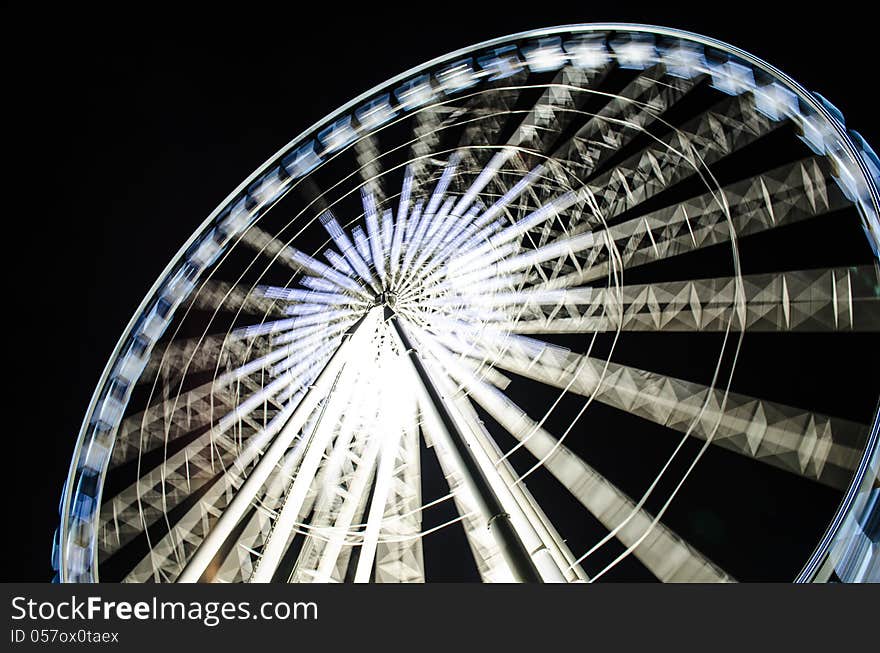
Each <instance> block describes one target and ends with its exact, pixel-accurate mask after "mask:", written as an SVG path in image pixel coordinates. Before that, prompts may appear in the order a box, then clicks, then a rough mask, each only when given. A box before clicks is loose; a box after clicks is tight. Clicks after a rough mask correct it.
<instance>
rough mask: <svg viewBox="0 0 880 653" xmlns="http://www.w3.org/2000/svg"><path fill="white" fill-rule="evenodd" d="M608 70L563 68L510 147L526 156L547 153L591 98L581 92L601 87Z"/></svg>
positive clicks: (526, 118)
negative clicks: (599, 84) (530, 153)
mask: <svg viewBox="0 0 880 653" xmlns="http://www.w3.org/2000/svg"><path fill="white" fill-rule="evenodd" d="M608 69H609V66H607V65H606V66H603V67H602V68H601V69H599V70H597V71H591V72H587V71H586V70H583V69H579V68H574V67H571V66H566V67H564V68H562V70H560V71H559V72H558V73H557V74H556V75H555V77H554V78H553V81H552V82H551V83H550V84H548V85H547V89H546V90H545V91H544V92H543V93H542V94H541V97H540V98H539V99H538V100H537V101H536V102H535V105H534V107H533V108H532V109H531V111H530V112H529V113H528V114H527V115H526V116H525V118H523V120H522V123H521V124H520V125H519V126H518V127H516V129H515V130H514V132H513V134H512V135H511V137H510V138H509V139H508V141H507V145H510V146H512V147H516V148H522V149H524V150H525V151H526V152H536V153H543V152H547V151H548V150H549V149H550V147H551V145H552V144H553V142H554V141H555V140H556V138H557V137H558V135H559V134H560V133H563V132H564V131H565V130H566V129H568V127H569V125H571V124H572V123H573V122H574V121H575V120H577V119H578V117H579V115H580V112H579V110H580V109H581V107H583V105H584V104H585V103H586V102H587V100H588V99H589V98H590V96H591V94H590V93H589V92H584V91H582V90H581V89H583V88H586V87H588V85H589V84H590V83H593V84H596V83H600V80H601V78H603V77H604V76H605V75H606V74H607V72H608Z"/></svg>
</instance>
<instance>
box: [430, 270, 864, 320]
mask: <svg viewBox="0 0 880 653" xmlns="http://www.w3.org/2000/svg"><path fill="white" fill-rule="evenodd" d="M878 285H880V271H878V269H877V268H876V267H875V266H860V267H850V268H833V269H820V270H800V271H788V272H780V273H777V274H755V275H745V276H742V277H722V278H716V279H697V280H693V281H673V282H665V283H652V284H638V285H632V286H621V287H617V288H593V287H590V286H586V287H581V288H568V289H564V290H563V289H560V290H543V289H534V288H529V289H527V290H523V291H520V292H500V293H495V294H492V295H488V294H487V295H486V296H484V297H480V296H477V297H472V298H468V299H467V304H468V306H477V307H483V308H485V309H486V313H485V320H486V322H487V323H489V324H491V325H492V326H493V327H495V328H499V329H503V330H507V331H510V332H511V333H519V334H542V333H544V334H549V333H594V332H602V331H616V330H618V329H620V330H623V331H654V332H659V331H726V330H728V329H731V330H734V331H740V330H746V331H776V332H781V331H809V332H825V331H880V296H878V295H877V292H876V290H875V289H876V287H877V286H878ZM463 301H464V300H463V299H462V298H458V297H450V298H446V299H443V300H438V303H439V304H440V305H441V306H443V307H444V308H445V309H446V310H447V311H449V312H452V313H454V312H455V311H456V310H460V309H461V308H462V307H463V306H462V302H463Z"/></svg>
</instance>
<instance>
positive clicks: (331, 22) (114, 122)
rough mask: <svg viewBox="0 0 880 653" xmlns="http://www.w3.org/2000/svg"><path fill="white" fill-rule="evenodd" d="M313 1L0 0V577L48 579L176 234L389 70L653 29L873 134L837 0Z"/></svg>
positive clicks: (852, 37)
mask: <svg viewBox="0 0 880 653" xmlns="http://www.w3.org/2000/svg"><path fill="white" fill-rule="evenodd" d="M311 4H313V8H312V9H309V10H306V11H304V12H303V13H301V14H298V13H296V12H295V11H293V10H292V9H291V10H288V11H286V12H281V13H279V12H278V9H277V7H276V6H275V5H274V4H270V3H264V4H262V5H259V4H255V3H242V5H241V7H239V8H238V9H236V10H235V11H223V12H220V11H218V10H217V9H214V8H210V5H208V6H207V7H208V8H206V9H205V12H204V13H199V12H197V11H193V10H190V11H188V12H186V13H185V15H184V13H182V12H181V11H180V10H179V8H176V7H175V8H174V9H173V10H168V11H159V10H154V9H152V7H154V5H153V4H152V3H151V4H149V5H144V8H145V9H144V10H143V12H142V13H134V12H131V13H129V12H127V11H126V13H114V12H113V11H111V10H109V9H105V10H100V9H93V8H88V9H87V8H83V7H78V8H76V9H75V10H73V9H70V8H67V9H64V10H57V9H55V8H52V7H49V6H45V5H40V6H32V7H31V8H30V9H29V10H27V12H26V13H25V12H24V11H23V10H22V9H21V8H7V9H6V10H5V11H4V15H5V18H4V21H3V22H4V24H5V27H6V30H5V31H6V32H7V33H8V34H9V39H8V40H6V41H5V42H4V44H3V47H4V49H5V50H6V52H4V58H3V60H4V64H5V67H6V75H5V78H6V83H5V89H4V90H5V93H4V105H5V106H6V109H7V110H8V111H9V113H10V115H11V118H7V121H6V133H7V140H11V141H12V148H11V149H10V148H6V151H5V157H4V158H5V162H6V166H7V170H9V171H10V172H12V175H13V177H12V179H11V180H10V181H9V182H7V187H6V191H7V192H6V197H7V205H6V206H7V208H6V216H5V218H6V219H5V224H6V226H7V228H11V230H12V233H7V236H6V238H5V248H4V249H5V251H6V253H7V255H6V258H5V262H6V271H5V272H6V275H5V276H6V283H5V286H6V288H7V290H8V291H9V293H10V296H9V298H8V300H7V302H8V303H7V310H6V311H4V313H5V315H4V317H5V321H6V323H7V324H11V325H12V332H11V334H8V335H7V337H6V343H7V351H8V352H9V354H10V355H11V358H12V368H11V369H9V368H7V369H8V372H7V379H8V380H9V381H10V382H11V386H12V388H13V392H12V394H11V395H7V396H8V398H9V400H11V401H10V403H9V404H8V405H7V411H8V413H7V414H8V418H7V422H6V423H7V431H6V437H7V438H8V440H11V442H12V446H11V448H7V449H6V450H5V451H6V452H7V453H6V456H5V461H4V462H5V468H6V474H5V475H4V476H5V479H6V482H5V488H4V489H5V496H6V501H5V502H4V508H5V513H4V516H5V522H4V524H3V531H4V536H5V537H4V540H5V542H6V544H7V545H8V546H10V547H11V552H10V555H7V556H6V557H5V558H4V560H5V563H4V569H3V574H2V577H0V578H2V580H7V581H12V580H33V581H41V580H48V579H49V578H50V577H51V575H52V570H51V568H50V566H49V553H50V545H51V538H52V532H53V530H54V528H55V526H56V525H57V519H58V513H57V504H58V499H59V496H60V492H61V487H62V484H63V482H64V478H65V475H66V472H67V467H68V464H69V461H70V456H71V454H72V451H73V447H74V443H75V438H76V434H77V432H78V429H79V426H80V422H81V420H82V417H83V415H84V412H85V409H86V407H87V405H88V402H89V399H90V397H91V394H92V392H93V390H94V386H95V384H96V383H97V381H98V378H99V376H100V374H101V371H102V369H103V367H104V365H105V363H106V359H107V357H108V356H109V354H110V353H111V351H112V350H113V347H114V346H115V344H116V341H117V339H118V337H119V335H120V334H121V333H122V330H123V329H124V327H125V325H126V324H127V323H128V321H129V319H130V318H131V315H132V313H133V312H134V310H135V309H136V307H137V306H138V304H139V303H140V302H141V300H142V298H143V296H144V294H145V293H146V291H147V290H148V289H149V288H150V286H151V285H152V284H153V283H154V281H155V279H156V278H157V276H158V275H159V273H160V272H161V271H162V270H163V269H164V267H165V266H166V264H167V263H168V261H169V260H170V259H171V257H172V256H173V255H174V253H175V252H176V251H177V250H178V248H179V247H180V245H181V244H182V243H183V242H184V241H185V240H186V239H187V238H188V237H189V235H190V234H191V233H192V231H193V230H194V228H195V227H196V226H197V225H198V224H199V223H201V221H202V220H203V219H204V218H205V216H207V215H208V214H209V213H210V212H211V211H212V210H213V209H214V207H215V206H216V205H217V204H218V203H219V202H220V201H221V200H222V199H223V198H224V197H225V196H226V195H227V194H228V193H229V192H230V191H231V190H232V189H234V188H235V187H236V186H237V185H238V184H239V183H240V182H241V180H242V179H244V178H245V177H246V176H247V175H249V174H250V173H251V172H252V171H253V170H254V169H255V168H256V167H257V166H259V165H260V164H261V163H262V162H263V161H264V160H265V159H267V158H268V157H269V156H270V155H271V154H273V153H274V152H275V151H277V150H278V149H279V148H280V147H281V146H282V145H284V144H285V143H287V142H288V141H289V140H290V139H291V138H292V137H293V136H295V135H296V134H298V133H299V132H300V131H301V130H303V129H304V128H306V127H307V126H309V125H311V124H312V123H313V122H315V121H317V120H318V119H320V118H321V117H322V116H324V115H326V114H327V113H329V112H330V111H332V110H333V109H335V108H336V107H338V106H340V105H341V104H343V103H345V102H347V101H348V100H349V99H351V98H352V97H354V96H355V95H358V94H360V93H361V92H363V91H365V90H366V89H369V88H371V87H372V86H374V85H376V84H378V83H381V82H383V81H384V80H386V79H387V78H389V77H392V76H394V75H396V74H397V73H399V72H402V71H404V70H406V69H409V68H411V67H413V66H416V65H418V64H420V63H422V62H424V61H426V60H428V59H431V58H433V57H436V56H439V55H442V54H444V53H446V52H449V51H452V50H455V49H458V48H460V47H464V46H467V45H470V44H472V43H476V42H479V41H483V40H486V39H489V38H493V37H497V36H502V35H505V34H509V33H513V32H517V31H522V30H526V29H531V28H539V27H548V26H553V25H561V24H567V23H576V22H602V21H629V22H642V23H653V24H658V25H665V26H669V27H678V28H682V29H686V30H691V31H695V32H698V33H702V34H705V35H707V36H712V37H715V38H718V39H721V40H723V41H727V42H729V43H732V44H733V45H736V46H739V47H741V48H743V49H745V50H747V51H749V52H751V53H753V54H755V55H757V56H759V57H761V58H763V59H765V60H766V61H768V62H769V63H771V64H773V65H775V66H777V67H779V68H780V69H782V70H783V71H785V72H787V73H788V74H789V75H791V76H792V77H794V78H795V79H796V80H798V81H799V82H801V83H802V84H804V85H805V86H806V87H807V88H810V89H813V90H816V91H818V92H820V93H822V94H823V95H825V96H826V97H828V98H829V99H830V100H831V101H832V102H834V103H835V104H836V105H837V106H838V107H839V108H840V109H841V110H842V111H843V113H844V115H845V116H846V118H847V122H848V125H849V126H850V127H853V128H855V129H857V130H859V131H860V132H861V133H862V134H863V135H864V136H865V137H866V139H867V140H868V141H869V142H872V143H873V144H874V145H875V149H877V146H878V145H880V127H878V126H877V124H876V102H877V99H878V98H877V91H876V89H875V87H874V86H873V82H872V80H873V79H874V78H876V70H875V69H874V68H873V66H876V65H877V61H878V58H877V56H876V34H875V33H874V29H873V25H872V24H871V22H870V21H867V20H858V18H857V14H856V9H855V4H852V6H850V7H847V6H846V5H845V4H844V3H836V4H835V5H834V6H835V8H837V10H838V13H837V14H835V15H816V14H810V13H809V12H808V11H807V9H806V5H801V6H799V7H798V8H797V9H796V10H792V11H790V12H783V11H778V12H777V13H774V14H772V15H767V13H766V11H767V9H766V8H767V4H768V3H755V4H752V5H745V4H742V3H741V4H734V5H731V6H728V7H725V6H724V5H723V4H722V3H703V4H702V7H694V8H684V7H680V6H679V7H677V8H670V7H669V6H668V3H657V5H658V6H657V7H656V8H650V9H649V8H647V7H630V8H625V7H624V5H623V3H606V6H608V8H607V9H603V10H600V9H597V8H595V7H597V5H598V4H599V3H558V4H570V5H575V4H579V5H581V6H582V7H583V9H580V10H576V9H572V10H570V11H552V10H550V9H549V6H548V4H547V3H535V4H534V5H533V6H532V7H531V8H530V9H528V6H527V5H523V4H522V3H511V4H510V7H509V9H508V10H505V9H503V8H502V7H503V4H501V3H484V4H482V5H479V6H478V5H475V4H474V3H463V4H461V5H458V6H455V5H454V4H451V3H446V2H444V3H426V4H425V5H424V8H423V9H416V8H415V7H412V6H410V8H408V9H406V10H403V9H393V8H392V7H390V6H385V5H376V6H377V7H378V8H379V9H378V12H377V13H376V14H373V15H369V14H363V15H356V14H354V13H346V12H345V10H343V9H342V5H338V6H331V5H329V4H326V3H311ZM288 5H289V6H291V7H292V6H293V3H288ZM477 6H478V7H479V8H477V9H475V8H474V7H477ZM146 7H150V8H151V9H150V10H149V11H147V10H146ZM490 7H491V8H490ZM524 7H525V8H526V10H524ZM844 14H846V15H844ZM9 137H11V139H10V138H9ZM7 178H8V177H7ZM10 199H11V204H10V203H9V200H10ZM792 245H794V246H796V243H795V244H791V243H789V244H787V246H792Z"/></svg>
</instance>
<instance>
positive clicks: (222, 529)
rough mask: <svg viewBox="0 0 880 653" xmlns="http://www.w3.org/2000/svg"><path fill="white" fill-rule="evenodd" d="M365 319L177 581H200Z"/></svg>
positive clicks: (313, 454)
mask: <svg viewBox="0 0 880 653" xmlns="http://www.w3.org/2000/svg"><path fill="white" fill-rule="evenodd" d="M367 317H368V316H367V315H365V316H364V317H363V318H361V321H359V322H358V323H357V325H355V326H354V327H352V329H351V330H350V331H349V332H348V333H347V336H346V338H345V339H344V340H343V342H342V344H341V345H340V346H339V348H338V349H337V350H336V351H335V352H334V353H333V355H332V356H331V357H330V359H329V360H328V361H327V364H326V365H325V366H324V368H323V369H322V370H321V372H320V374H319V375H318V377H317V378H316V379H315V381H314V383H313V384H312V385H311V387H310V388H309V390H308V392H306V394H305V396H304V397H303V398H302V399H301V400H300V401H299V403H298V404H297V407H296V409H295V410H294V411H293V414H292V415H291V416H290V419H289V420H287V422H286V423H285V424H284V426H283V428H282V429H281V431H280V433H279V434H278V436H277V437H275V438H274V440H273V441H272V444H271V445H270V446H269V448H268V449H267V450H266V452H265V453H264V454H263V455H262V457H261V458H260V461H259V463H258V464H257V466H256V467H254V469H253V470H251V472H250V474H248V476H247V478H246V480H245V482H244V483H243V484H242V486H241V488H239V491H238V493H237V494H236V495H235V498H234V499H233V500H232V501H231V502H230V504H229V506H227V508H226V510H224V512H223V514H222V515H221V516H220V519H218V520H217V523H216V524H215V525H214V527H213V528H212V529H211V531H210V532H209V533H208V535H207V536H206V538H205V540H204V542H203V543H202V546H200V547H199V548H198V549H197V550H196V551H195V553H194V554H193V556H192V558H191V559H190V560H189V562H188V563H187V566H186V568H185V569H184V570H183V572H182V573H181V574H180V577H179V578H178V581H182V582H196V581H198V580H199V579H200V578H201V577H202V574H204V572H205V570H206V569H207V567H208V565H209V564H210V563H211V561H212V560H213V559H214V556H215V555H216V554H217V553H218V551H219V550H220V547H221V546H222V545H223V543H224V542H225V541H226V539H227V538H228V537H229V535H230V534H231V533H232V531H233V529H234V528H235V526H236V525H237V524H238V522H239V520H240V519H241V518H242V517H243V516H244V513H245V512H246V511H247V509H248V507H249V506H250V505H251V503H252V501H253V499H254V497H255V496H256V494H257V492H258V491H259V490H260V488H261V487H262V485H263V483H264V482H265V481H266V479H267V478H268V477H269V475H270V474H271V473H272V471H273V468H274V467H275V466H276V465H277V463H278V461H279V460H280V459H281V458H282V456H283V455H284V453H285V451H286V450H287V448H288V447H289V446H290V444H291V443H292V442H293V440H294V438H295V437H296V436H297V434H298V433H299V431H300V429H301V428H302V426H303V425H304V424H305V422H306V420H307V418H308V416H309V415H310V414H311V412H312V411H313V410H314V409H315V406H317V404H318V403H319V402H320V401H321V400H322V399H323V398H324V396H325V395H326V394H327V393H328V392H329V391H330V390H331V388H332V387H333V386H334V385H335V383H336V379H337V378H338V375H339V374H340V372H341V370H342V369H343V368H344V366H345V362H346V360H347V356H348V355H349V354H350V352H351V349H352V343H353V342H355V343H357V342H358V340H356V339H355V338H354V337H353V336H355V335H358V331H359V329H358V327H359V326H360V325H361V324H363V320H366V319H367ZM323 450H324V449H323V448H322V447H317V448H310V449H309V451H308V454H311V455H308V454H307V455H308V461H309V466H311V465H312V464H313V463H312V461H314V460H315V457H316V456H317V457H318V461H319V457H320V455H321V454H322V453H323ZM305 461H306V458H305V457H304V461H303V463H302V465H301V468H302V467H303V466H306V462H305ZM298 478H299V477H298ZM306 489H308V488H306ZM302 494H303V495H304V494H305V491H302ZM303 498H304V496H303ZM299 503H300V504H301V503H302V500H300V501H299ZM286 509H287V502H286V503H285V510H286ZM289 513H290V511H289V510H288V512H287V513H285V512H284V510H282V514H284V515H285V516H286V518H287V519H288V520H292V519H295V518H296V517H297V515H296V514H294V515H292V517H291V516H290V514H289ZM280 519H281V517H280V516H279V520H280ZM286 532H288V533H289V532H290V528H288V529H286ZM270 541H271V539H270ZM283 544H284V543H282V544H281V546H279V545H278V544H276V545H275V546H276V548H281V547H282V546H283ZM268 546H269V545H268V544H267V548H268ZM282 552H283V551H279V556H278V557H279V558H280V553H282ZM264 557H265V556H264ZM258 571H259V567H258V569H257V571H255V573H254V575H255V576H256V575H257V573H258ZM271 571H274V569H272V570H271ZM269 578H271V572H270V573H269ZM267 580H268V579H267Z"/></svg>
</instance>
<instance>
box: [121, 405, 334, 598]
mask: <svg viewBox="0 0 880 653" xmlns="http://www.w3.org/2000/svg"><path fill="white" fill-rule="evenodd" d="M293 405H294V404H293V403H291V407H292V406H293ZM290 412H291V411H290V409H288V410H287V411H286V413H285V414H283V415H279V416H278V418H277V419H276V420H274V421H273V422H271V423H270V424H269V425H267V427H266V429H267V431H271V432H277V430H279V429H280V428H281V426H282V425H283V423H284V422H285V421H286V420H287V419H288V418H289V416H290ZM319 412H320V409H316V410H315V411H313V413H312V415H311V416H310V418H309V421H308V422H307V424H306V426H305V427H304V429H303V432H304V433H310V432H311V429H312V428H313V427H314V422H315V419H316V416H317V414H318V413H319ZM257 449H258V448H257V447H248V448H246V449H244V450H242V452H241V453H239V455H238V457H237V459H236V460H235V461H234V462H233V463H232V464H231V465H229V466H228V467H227V468H226V470H225V471H224V472H223V473H222V475H221V477H220V478H219V482H215V483H214V484H212V485H211V486H210V487H209V488H208V490H207V492H205V494H204V495H202V496H201V497H200V499H199V501H197V502H196V503H195V504H194V505H192V506H191V507H190V508H189V509H188V510H187V512H186V513H185V514H184V515H183V516H182V517H181V518H180V519H179V520H177V521H176V522H174V523H173V524H169V528H168V530H167V532H166V533H165V535H164V536H163V537H162V538H161V539H160V540H159V541H158V542H156V543H154V544H153V545H152V547H151V550H150V553H149V554H148V555H147V556H146V557H144V558H143V559H142V560H141V561H140V562H139V563H138V564H137V565H135V566H134V567H133V569H132V571H131V572H129V574H128V575H127V576H126V577H125V579H124V582H147V581H149V580H150V579H151V578H156V577H159V576H161V577H163V578H166V579H168V580H170V581H174V580H176V579H177V577H178V576H179V575H180V572H181V571H182V570H183V568H184V566H185V564H186V561H187V560H188V559H189V557H190V555H191V553H192V551H193V550H195V549H197V548H198V547H199V546H201V544H202V542H203V540H204V538H205V536H206V535H207V533H208V532H209V530H210V525H211V524H212V523H213V522H214V521H215V520H216V519H217V518H218V517H219V516H220V515H221V514H222V513H223V511H224V510H225V509H226V506H227V505H228V503H229V501H230V500H231V498H232V496H234V494H235V492H236V491H237V489H238V488H239V487H241V484H242V482H243V477H244V474H245V472H246V470H247V469H248V468H249V467H250V465H251V464H252V461H253V460H254V459H255V457H256V455H257V454H258V451H257ZM301 457H302V447H296V446H294V447H293V448H291V449H290V450H289V451H288V453H287V454H285V458H284V460H283V461H282V463H281V464H280V465H279V470H278V474H277V475H276V476H275V477H273V479H272V480H271V481H270V482H269V483H267V489H266V492H265V494H264V495H263V497H262V499H261V502H260V505H259V506H258V507H257V509H256V510H253V511H252V514H251V516H250V519H249V524H248V525H247V527H246V528H244V529H243V531H242V533H241V535H240V536H239V541H238V542H237V543H236V547H235V548H234V549H233V551H231V552H230V554H229V556H228V557H227V559H226V561H225V562H224V563H223V565H222V566H221V567H220V569H219V570H218V571H217V574H216V576H215V578H214V580H215V581H216V580H222V581H224V582H235V581H241V580H243V578H242V577H241V576H242V575H246V574H248V573H249V572H250V570H251V568H252V562H253V561H252V560H251V559H250V557H249V556H248V555H246V552H247V550H248V549H251V548H253V547H256V546H258V542H259V541H260V537H265V533H266V531H267V530H268V529H267V526H266V524H267V522H268V521H269V516H268V514H267V513H271V511H272V510H274V509H276V508H277V505H278V503H279V497H280V496H281V495H282V493H283V489H284V487H286V485H287V482H288V480H289V478H290V476H291V474H292V473H293V469H294V468H295V466H296V465H297V464H298V462H299V459H300V458H301ZM233 561H237V563H238V566H235V567H233V566H232V565H231V564H230V563H231V562H233ZM245 577H246V576H245Z"/></svg>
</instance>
